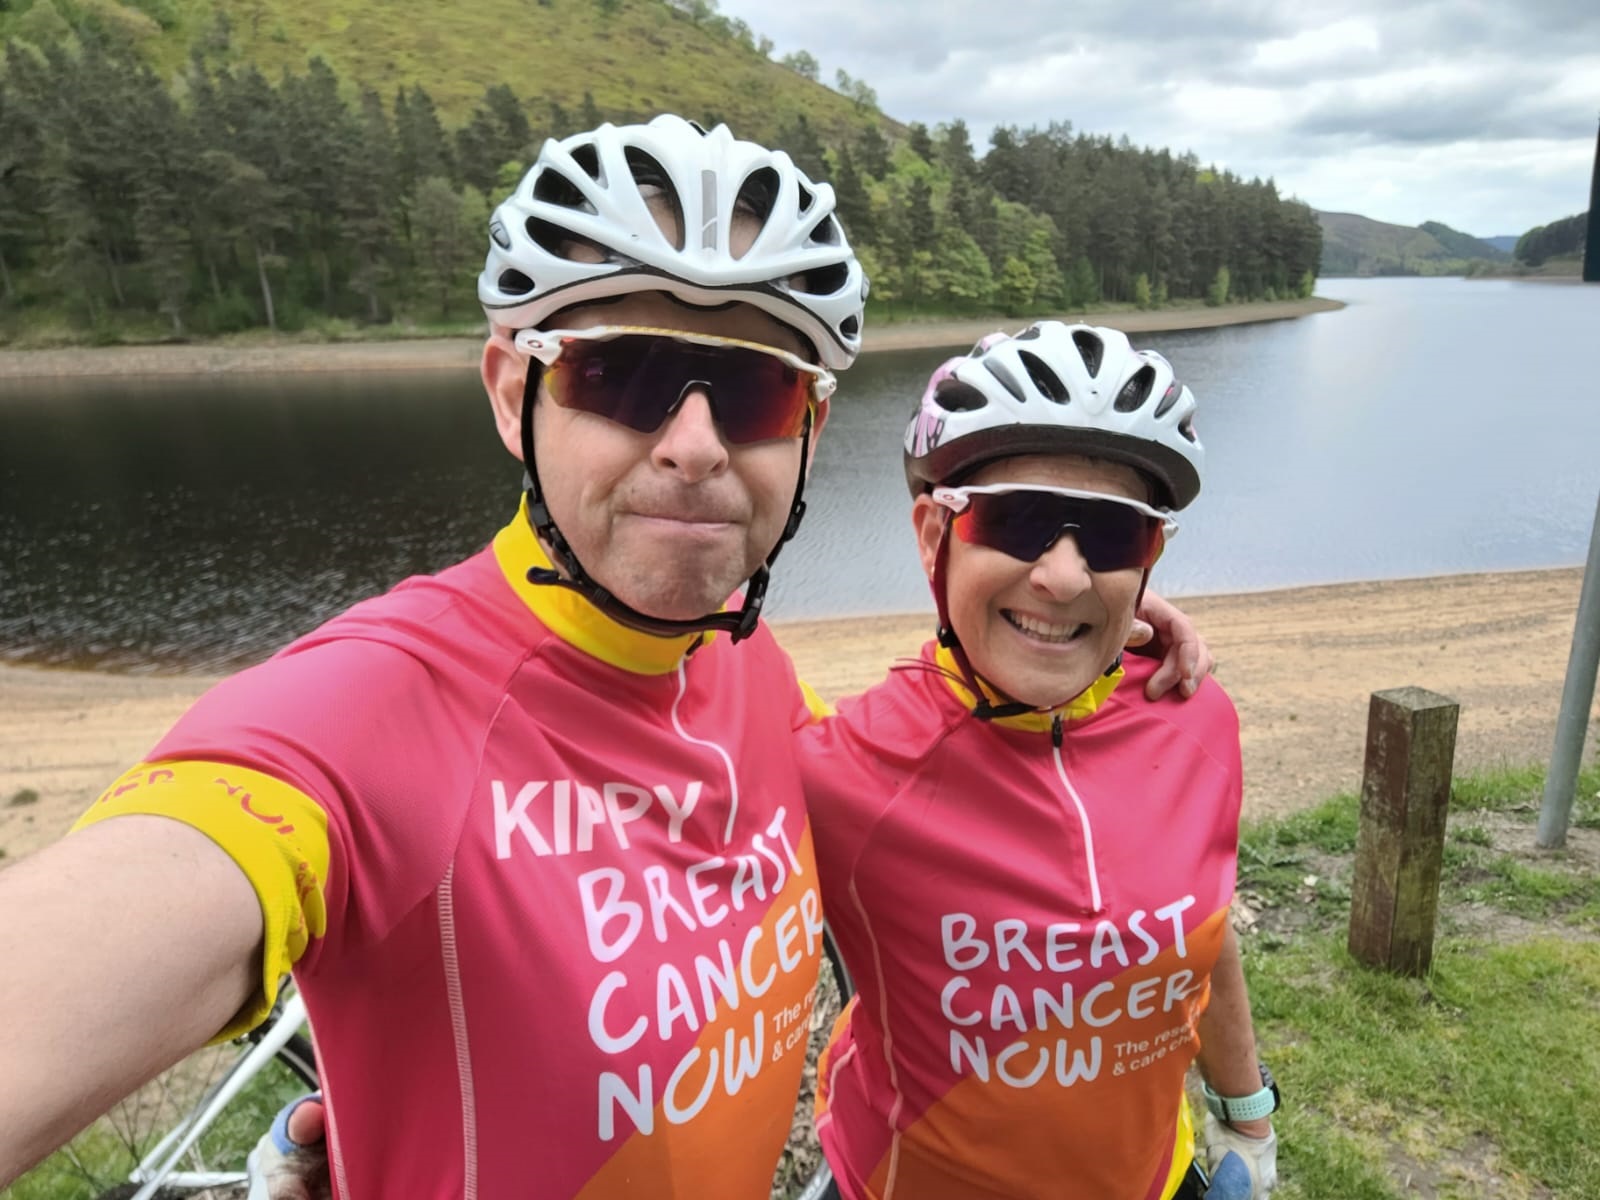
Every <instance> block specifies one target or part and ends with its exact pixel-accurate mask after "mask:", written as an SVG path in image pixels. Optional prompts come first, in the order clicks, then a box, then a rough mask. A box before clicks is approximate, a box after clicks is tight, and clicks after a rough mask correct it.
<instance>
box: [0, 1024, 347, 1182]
mask: <svg viewBox="0 0 1600 1200" xmlns="http://www.w3.org/2000/svg"><path fill="white" fill-rule="evenodd" d="M267 1028H268V1026H265V1025H264V1026H263V1027H262V1029H263V1030H265V1029H267ZM257 1040H259V1034H258V1035H257ZM253 1048H254V1047H253V1046H252V1045H251V1042H250V1041H249V1040H246V1039H241V1040H240V1041H239V1042H235V1043H226V1044H224V1045H220V1046H208V1047H206V1048H205V1049H204V1050H201V1051H200V1052H199V1053H197V1054H194V1055H191V1056H190V1057H189V1058H187V1059H185V1060H184V1061H183V1062H181V1063H179V1064H178V1065H177V1066H176V1067H173V1068H172V1069H171V1070H170V1071H167V1072H165V1073H164V1074H162V1075H161V1076H159V1077H157V1078H156V1079H155V1080H153V1081H152V1082H151V1083H149V1084H147V1085H146V1086H145V1087H143V1088H141V1089H139V1091H137V1092H135V1093H134V1094H133V1095H132V1096H129V1097H128V1098H127V1099H126V1100H123V1101H122V1102H121V1103H119V1104H117V1105H116V1106H115V1107H114V1108H113V1109H112V1110H111V1111H110V1112H108V1113H107V1114H106V1115H105V1116H103V1117H101V1118H100V1119H99V1120H98V1121H96V1122H95V1123H94V1124H93V1125H91V1126H90V1127H89V1128H88V1129H86V1130H85V1131H84V1132H83V1133H81V1134H79V1135H78V1136H77V1137H76V1138H74V1139H73V1140H72V1141H71V1142H70V1143H68V1144H67V1145H66V1146H65V1147H63V1148H62V1149H61V1150H59V1151H57V1152H56V1153H55V1154H53V1155H51V1156H50V1157H49V1158H48V1159H46V1160H45V1161H44V1162H43V1163H41V1164H40V1165H39V1166H38V1167H36V1168H34V1170H32V1171H30V1172H29V1173H28V1174H26V1175H24V1176H22V1178H20V1179H18V1180H17V1181H16V1182H15V1183H14V1184H13V1185H12V1186H11V1188H9V1189H7V1190H6V1192H5V1195H6V1197H7V1198H8V1200H13V1198H14V1200H130V1198H131V1197H133V1196H134V1195H136V1194H137V1193H138V1191H139V1189H140V1187H141V1186H142V1185H143V1183H142V1181H143V1179H145V1178H147V1177H148V1173H149V1172H150V1171H151V1170H152V1169H153V1167H154V1166H155V1165H156V1163H158V1162H159V1161H160V1160H161V1159H162V1158H164V1157H165V1155H164V1154H156V1153H154V1151H156V1150H157V1148H158V1147H159V1146H160V1145H161V1143H162V1140H163V1138H166V1137H167V1136H168V1135H169V1134H172V1133H174V1132H175V1131H177V1132H181V1131H182V1130H183V1129H186V1128H187V1126H188V1124H189V1123H190V1121H191V1120H192V1118H193V1116H194V1114H195V1113H197V1112H198V1111H199V1110H200V1109H201V1108H202V1107H203V1106H204V1105H205V1104H206V1102H207V1101H208V1100H209V1099H210V1097H211V1096H212V1095H214V1094H215V1093H216V1091H217V1089H218V1088H219V1087H220V1086H221V1085H222V1084H223V1083H224V1082H225V1081H227V1080H228V1078H229V1077H230V1076H231V1075H233V1074H234V1073H235V1072H236V1071H238V1070H240V1064H241V1063H242V1062H243V1061H244V1059H245V1056H246V1055H248V1054H249V1053H250V1051H251V1050H252V1049H253ZM316 1086H317V1069H316V1055H315V1052H314V1051H313V1049H312V1046H311V1042H310V1041H309V1039H308V1038H307V1037H306V1036H305V1033H304V1032H303V1031H302V1032H297V1033H295V1034H294V1035H292V1036H291V1037H290V1038H289V1039H288V1040H287V1041H286V1042H285V1043H284V1044H283V1045H282V1046H281V1047H280V1048H279V1049H278V1050H277V1051H276V1052H275V1053H274V1054H273V1056H272V1057H271V1058H270V1059H268V1060H267V1061H266V1062H265V1063H264V1064H263V1065H262V1066H261V1067H260V1069H259V1070H257V1071H256V1072H255V1074H254V1075H253V1076H252V1077H250V1078H249V1080H248V1082H246V1083H245V1084H244V1086H243V1088H242V1090H241V1091H240V1092H239V1094H238V1095H237V1096H235V1097H234V1099H233V1100H232V1101H231V1102H229V1103H228V1105H227V1106H226V1107H225V1108H224V1109H223V1110H222V1112H221V1114H220V1115H219V1116H218V1117H217V1118H216V1120H215V1121H213V1122H212V1124H211V1125H210V1126H209V1127H208V1128H207V1129H206V1130H205V1131H204V1133H203V1134H202V1135H201V1136H200V1137H199V1139H198V1140H197V1141H196V1142H195V1144H194V1146H192V1147H191V1148H190V1149H189V1150H188V1151H187V1152H186V1153H185V1154H184V1155H183V1156H182V1158H181V1160H180V1161H179V1162H178V1164H177V1165H176V1168H175V1173H174V1175H173V1176H172V1177H171V1178H170V1179H167V1180H163V1182H162V1184H161V1186H160V1189H159V1190H158V1191H157V1192H156V1193H155V1200H195V1198H196V1197H205V1198H207V1200H233V1198H235V1197H243V1196H244V1192H245V1188H244V1182H243V1180H244V1160H245V1155H246V1154H248V1153H249V1151H250V1149H251V1148H252V1147H253V1146H254V1145H255V1144H256V1142H257V1141H259V1140H260V1138H261V1136H262V1134H264V1133H265V1132H266V1131H267V1129H268V1127H269V1126H270V1125H271V1123H272V1118H273V1116H274V1114H276V1113H277V1111H278V1109H280V1108H281V1107H283V1105H284V1104H286V1103H288V1102H289V1101H290V1100H292V1099H293V1098H294V1097H296V1096H301V1095H304V1094H305V1093H306V1092H307V1091H309V1090H313V1089H315V1087H316ZM176 1140H177V1138H176V1137H174V1138H173V1139H172V1141H173V1142H174V1143H175V1142H176ZM130 1180H133V1181H132V1182H130Z"/></svg>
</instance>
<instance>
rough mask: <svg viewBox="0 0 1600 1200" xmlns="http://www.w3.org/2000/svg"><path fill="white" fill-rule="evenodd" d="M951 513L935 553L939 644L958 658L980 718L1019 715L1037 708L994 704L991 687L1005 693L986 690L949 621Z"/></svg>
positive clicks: (1017, 702) (946, 516)
mask: <svg viewBox="0 0 1600 1200" xmlns="http://www.w3.org/2000/svg"><path fill="white" fill-rule="evenodd" d="M950 516H951V514H950V513H948V512H946V513H945V514H944V520H943V524H941V525H940V527H939V547H938V549H937V550H935V551H934V554H933V578H932V579H931V580H930V582H931V583H932V584H933V602H934V605H935V606H936V607H937V609H938V612H939V628H938V631H937V634H936V636H937V637H938V639H939V645H941V646H943V647H944V648H945V649H946V650H948V651H950V657H951V658H953V659H955V662H956V668H957V669H958V670H959V671H960V672H961V682H962V685H963V686H964V687H965V688H966V689H967V691H969V692H971V693H972V694H973V695H974V696H976V697H977V701H976V703H974V704H973V706H972V715H973V716H975V717H977V718H978V720H980V721H992V720H994V719H995V718H996V717H1020V716H1021V715H1022V714H1023V713H1030V712H1033V711H1034V708H1033V705H1031V704H1024V703H1022V702H1021V701H1020V700H1011V699H1010V698H1009V697H1007V698H1006V700H1005V702H1004V703H1002V704H995V703H993V702H992V701H991V700H990V699H989V691H993V692H994V693H995V694H996V695H998V696H1002V697H1004V696H1005V693H1004V692H1002V691H1001V690H1000V689H999V688H995V687H991V688H989V689H988V690H985V685H984V683H983V682H982V681H981V680H980V679H979V677H978V673H977V672H976V671H974V670H973V669H972V661H971V660H970V659H969V658H967V652H966V651H965V650H964V649H962V646H961V639H960V638H959V637H957V636H956V629H955V626H954V625H952V624H951V623H950V605H949V601H948V597H947V587H946V582H945V577H946V574H947V567H948V566H949V562H950Z"/></svg>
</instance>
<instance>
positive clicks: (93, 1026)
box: [0, 816, 262, 1187]
mask: <svg viewBox="0 0 1600 1200" xmlns="http://www.w3.org/2000/svg"><path fill="white" fill-rule="evenodd" d="M261 939H262V916H261V906H260V903H259V902H258V901H257V899H256V895H255V892H254V890H253V888H252V887H251V885H250V881H249V880H248V879H247V878H246V877H245V874H244V872H243V871H241V870H240V869H239V867H238V866H237V865H235V863H234V862H233V860H232V859H231V858H229V857H228V855H227V854H226V853H224V852H223V850H222V849H221V848H219V847H218V846H217V845H216V844H215V843H214V842H212V841H211V840H210V839H209V838H208V837H206V836H205V835H204V834H202V833H200V832H199V831H197V830H195V829H192V828H190V827H189V826H187V825H184V824H182V823H180V822H178V821H173V820H168V819H166V818H164V817H153V816H123V817H117V818H115V819H112V820H108V821H104V822H102V823H100V824H98V825H93V826H90V827H88V828H86V829H83V830H80V831H79V832H77V833H74V834H73V835H72V836H70V837H68V838H65V839H63V840H62V841H60V842H58V843H56V844H55V845H53V846H51V847H49V848H47V849H45V850H42V851H40V852H39V853H38V854H36V855H33V856H32V857H30V858H28V859H25V860H24V861H22V862H20V863H18V864H17V865H16V866H14V867H11V868H9V869H7V870H6V871H4V872H0V964H3V969H0V1063H4V1064H5V1081H4V1084H3V1085H0V1187H3V1186H4V1185H6V1184H7V1183H9V1182H10V1181H11V1180H13V1179H15V1178H16V1177H17V1176H18V1175H20V1174H21V1173H22V1171H23V1170H24V1169H25V1168H27V1167H30V1166H32V1165H33V1164H34V1163H36V1162H37V1161H38V1160H40V1159H41V1158H43V1157H44V1156H45V1155H46V1154H48V1153H49V1152H50V1151H51V1150H53V1149H55V1148H56V1147H57V1146H59V1145H61V1144H62V1143H63V1142H65V1141H66V1140H67V1139H69V1138H70V1137H72V1136H73V1135H74V1134H75V1133H77V1132H78V1131H79V1130H80V1129H82V1128H83V1127H84V1126H85V1125H87V1124H88V1123H89V1122H90V1121H91V1120H93V1119H94V1118H95V1117H97V1116H99V1115H100V1114H101V1113H102V1112H104V1111H106V1110H107V1109H108V1108H110V1107H111V1106H112V1105H113V1104H114V1103H116V1101H118V1100H119V1099H121V1098H122V1097H123V1096H126V1095H127V1094H128V1093H130V1092H132V1091H133V1090H134V1089H135V1088H137V1087H138V1086H139V1085H141V1084H143V1083H145V1082H146V1081H148V1080H149V1079H151V1078H152V1077H154V1076H155V1075H156V1074H158V1073H159V1072H160V1071H162V1070H164V1069H165V1068H167V1067H169V1066H171V1065H172V1064H174V1063H176V1062H178V1061H179V1060H180V1059H182V1058H183V1057H185V1056H186V1055H188V1054H189V1053H191V1052H193V1051H194V1050H196V1049H198V1048H199V1047H200V1046H202V1045H204V1044H205V1042H207V1041H208V1040H209V1039H211V1038H212V1037H214V1036H215V1035H216V1034H217V1032H218V1031H219V1030H221V1029H222V1028H223V1027H224V1026H225V1025H226V1024H227V1023H228V1021H229V1019H230V1018H231V1017H233V1016H234V1014H235V1013H237V1012H238V1011H239V1009H240V1008H241V1007H243V1005H244V1004H245V1002H246V1000H248V999H249V998H250V997H251V996H252V995H253V994H254V993H255V992H256V991H257V990H258V989H259V988H260V986H261V966H260V963H261Z"/></svg>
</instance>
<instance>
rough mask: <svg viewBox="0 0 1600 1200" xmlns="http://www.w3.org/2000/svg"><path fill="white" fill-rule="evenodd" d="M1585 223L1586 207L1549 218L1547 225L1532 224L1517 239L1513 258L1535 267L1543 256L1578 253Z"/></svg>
mask: <svg viewBox="0 0 1600 1200" xmlns="http://www.w3.org/2000/svg"><path fill="white" fill-rule="evenodd" d="M1588 227H1589V214H1588V212H1587V211H1584V212H1581V213H1578V214H1577V215H1576V216H1572V217H1563V218H1562V219H1561V220H1559V221H1551V222H1550V224H1548V225H1535V226H1534V227H1533V228H1532V229H1530V230H1528V232H1527V233H1525V234H1523V235H1522V236H1521V237H1519V238H1518V239H1517V249H1516V256H1517V261H1518V262H1521V263H1527V264H1528V266H1530V267H1538V266H1543V265H1544V261H1545V259H1547V258H1557V257H1560V256H1562V255H1582V254H1583V247H1584V240H1585V239H1584V233H1585V231H1586V230H1587V229H1588Z"/></svg>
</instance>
